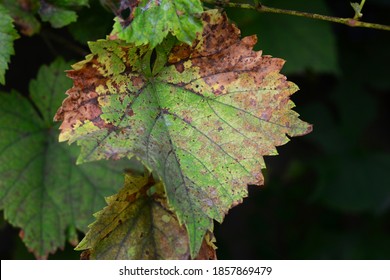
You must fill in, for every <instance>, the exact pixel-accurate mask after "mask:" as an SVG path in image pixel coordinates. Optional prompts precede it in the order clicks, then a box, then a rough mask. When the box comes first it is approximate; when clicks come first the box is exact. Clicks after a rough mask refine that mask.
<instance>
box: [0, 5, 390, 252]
mask: <svg viewBox="0 0 390 280" xmlns="http://www.w3.org/2000/svg"><path fill="white" fill-rule="evenodd" d="M91 2H92V10H90V9H87V8H81V10H80V11H79V13H78V15H79V20H78V21H77V22H76V23H73V24H71V25H70V26H69V27H66V28H62V29H53V28H52V27H50V25H49V24H46V23H42V25H41V27H40V28H41V32H40V33H39V34H37V35H35V36H32V37H25V36H23V37H22V38H21V39H18V40H16V41H15V53H16V55H15V56H12V57H11V64H10V65H9V70H8V71H7V73H6V81H7V84H6V86H1V88H0V90H1V91H10V89H16V90H17V91H18V92H20V93H22V94H25V95H27V94H28V92H29V82H30V79H33V78H34V79H35V78H36V77H37V73H38V69H39V68H40V66H41V65H42V64H43V63H45V64H49V63H51V62H53V61H54V60H55V58H56V57H57V56H58V55H61V56H63V57H64V58H65V59H66V60H81V59H82V58H83V56H84V55H85V54H86V53H87V47H86V45H85V42H86V41H88V40H95V39H97V38H104V36H105V34H107V33H108V32H109V31H110V28H111V27H112V16H111V14H110V13H109V12H106V11H105V10H103V9H102V8H101V7H100V5H99V4H98V3H97V1H91ZM263 2H264V4H268V5H270V6H275V7H280V8H292V9H296V10H302V11H309V12H318V13H324V14H330V15H335V16H353V10H352V9H351V7H350V5H349V2H348V1H319V0H316V1H303V0H300V1H288V0H277V1H276V0H272V1H271V0H268V1H263ZM389 13H390V3H389V2H388V1H386V0H370V1H367V3H366V5H365V6H364V10H363V14H364V17H363V19H364V20H366V21H371V22H378V23H383V24H390V22H389V17H388V14H389ZM228 15H229V17H230V18H231V19H233V20H234V21H236V23H237V24H238V26H239V27H240V29H241V30H242V31H243V33H244V35H249V34H253V33H257V34H258V37H259V43H258V49H263V50H264V53H265V54H272V55H273V56H277V57H282V58H284V59H286V60H287V63H286V66H285V68H284V70H283V71H284V73H285V74H287V75H288V78H289V80H291V81H293V82H295V83H296V84H297V85H299V87H300V89H301V90H300V91H299V92H298V93H297V94H296V95H295V96H294V97H293V101H294V102H295V103H296V105H297V109H296V110H297V111H298V112H299V113H300V114H301V116H302V119H304V120H306V121H308V122H310V123H313V124H314V130H313V132H312V133H311V134H310V135H308V136H305V137H302V138H295V139H293V140H292V141H291V142H290V143H289V145H288V146H286V147H280V148H279V149H278V150H279V152H280V154H282V156H280V157H275V158H272V157H268V158H266V163H267V170H266V171H265V173H266V182H265V187H262V188H256V187H251V188H250V189H249V191H250V194H249V198H247V199H245V200H244V203H243V204H241V205H239V206H237V207H236V208H233V209H232V210H231V211H230V212H229V214H228V215H227V217H226V219H225V221H224V223H223V224H222V225H218V224H217V225H216V229H215V235H216V238H217V241H218V242H217V246H218V247H219V249H218V251H217V253H218V258H220V259H291V258H297V259H312V258H313V259H378V258H379V259H389V258H390V250H389V249H390V238H389V236H390V219H389V218H390V211H389V206H390V187H389V186H390V182H389V181H390V179H389V178H390V177H389V176H388V170H389V168H390V150H389V146H388V139H387V138H386V135H387V133H386V131H387V130H388V127H389V124H388V120H389V117H390V115H389V114H390V113H389V111H388V109H387V107H388V105H387V104H388V102H389V101H390V98H389V94H390V79H389V70H388V66H387V64H388V63H389V62H390V61H389V58H388V57H389V56H388V53H387V52H388V46H389V43H390V40H389V39H390V37H389V34H388V33H387V32H385V31H375V30H363V29H354V28H350V27H346V26H339V25H331V24H329V23H325V22H319V21H315V20H310V19H302V18H296V17H291V16H284V15H270V14H258V13H255V12H250V11H244V10H228ZM95 27H98V28H95ZM21 69H23V70H21ZM1 217H3V215H1ZM1 239H2V241H3V242H2V244H3V245H2V247H1V257H2V258H3V259H4V258H16V259H21V258H22V259H26V258H33V256H32V255H30V254H29V253H28V252H27V251H26V249H25V247H24V245H23V244H22V242H21V241H20V238H19V237H18V230H17V229H15V228H12V227H11V226H10V225H8V224H7V223H5V222H1ZM50 258H60V259H64V258H74V259H78V258H79V253H78V252H74V251H73V248H70V246H69V248H65V250H64V251H63V252H61V251H60V252H58V253H57V254H55V255H53V256H50Z"/></svg>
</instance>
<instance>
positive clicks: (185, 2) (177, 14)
mask: <svg viewBox="0 0 390 280" xmlns="http://www.w3.org/2000/svg"><path fill="white" fill-rule="evenodd" d="M202 11H203V8H202V3H201V2H200V1H199V0H178V1H173V0H161V1H150V0H143V1H141V2H140V4H139V5H138V7H137V8H136V9H135V11H134V14H133V16H134V20H133V21H132V22H131V24H130V25H129V26H127V27H123V26H122V25H121V23H120V19H119V18H116V21H115V24H114V28H113V33H114V34H117V36H118V38H120V39H122V40H125V41H126V42H129V43H134V44H135V45H137V46H139V45H149V47H150V48H151V49H153V48H154V47H155V46H157V45H158V44H160V43H161V42H162V41H163V39H164V38H165V37H166V36H167V35H168V33H171V34H173V35H174V36H176V37H177V39H178V40H179V41H181V42H184V43H187V44H189V45H191V44H192V42H193V40H194V39H195V37H196V34H197V33H199V32H201V31H202V23H201V21H200V14H201V13H202Z"/></svg>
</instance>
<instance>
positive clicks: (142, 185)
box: [76, 172, 215, 260]
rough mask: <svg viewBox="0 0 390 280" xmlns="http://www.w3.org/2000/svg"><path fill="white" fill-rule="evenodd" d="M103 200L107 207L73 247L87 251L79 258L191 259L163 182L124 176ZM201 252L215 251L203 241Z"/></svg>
mask: <svg viewBox="0 0 390 280" xmlns="http://www.w3.org/2000/svg"><path fill="white" fill-rule="evenodd" d="M106 201H107V204H108V206H107V207H105V208H104V209H103V210H102V211H99V212H97V213H96V214H95V216H96V218H97V220H96V221H95V222H94V223H93V224H91V226H90V230H89V231H88V233H87V234H86V236H85V237H84V239H83V240H82V241H81V242H80V244H79V245H78V246H77V248H76V250H87V251H85V252H83V253H82V258H85V255H88V259H143V260H147V259H163V260H164V259H189V258H190V249H189V242H188V236H187V232H186V230H185V228H184V227H183V226H181V225H180V224H179V221H178V220H177V217H176V216H175V215H174V213H172V212H171V211H170V210H169V209H168V205H167V202H166V198H165V195H164V187H163V185H162V183H161V182H155V180H154V179H153V176H152V175H149V174H148V173H147V172H145V174H144V175H135V174H131V173H129V174H126V177H125V184H124V187H123V188H122V189H121V190H120V191H119V192H118V193H117V194H115V195H113V196H110V197H108V198H106ZM201 251H205V252H206V254H204V255H205V256H207V257H209V255H210V254H209V253H210V252H211V253H212V252H215V250H214V248H213V247H212V246H210V245H207V242H206V241H204V248H203V250H201ZM211 255H214V256H215V253H214V254H211ZM202 257H204V256H202Z"/></svg>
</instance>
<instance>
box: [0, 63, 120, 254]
mask: <svg viewBox="0 0 390 280" xmlns="http://www.w3.org/2000/svg"><path fill="white" fill-rule="evenodd" d="M67 67H68V64H67V63H65V62H64V61H63V60H56V61H55V62H53V63H52V64H51V65H49V66H43V67H42V68H41V70H40V71H39V73H38V78H37V80H35V81H33V82H31V85H30V89H31V99H32V102H33V103H34V104H35V105H36V107H37V108H38V109H39V111H40V115H41V116H42V117H41V116H40V115H39V114H38V113H37V112H36V110H35V109H34V107H33V106H32V105H31V103H30V102H29V101H28V99H26V98H24V97H22V96H21V95H20V94H18V93H16V92H13V93H11V94H6V93H0V134H1V137H0V176H1V178H2V180H0V209H4V215H5V218H6V219H7V220H8V222H10V223H11V224H12V225H14V226H16V227H20V228H21V229H22V230H21V236H22V239H23V241H24V242H25V244H26V245H27V247H28V248H29V250H31V251H32V252H33V253H34V254H35V256H36V257H38V258H46V257H47V255H48V254H49V253H53V252H55V251H56V250H57V249H58V248H62V247H63V246H64V243H65V241H66V240H68V241H69V242H72V244H74V243H77V238H76V234H75V229H78V230H81V231H84V230H86V225H87V224H89V223H90V222H92V218H93V217H92V214H93V213H94V212H96V211H97V210H98V209H101V207H102V206H103V205H104V199H103V198H104V197H105V196H107V195H109V194H110V193H114V192H116V190H117V188H118V187H119V186H120V185H121V182H122V181H123V176H122V171H121V169H119V168H116V167H115V164H116V163H113V165H112V164H110V165H107V164H106V163H103V162H100V163H94V164H88V165H83V166H76V165H75V160H76V157H77V155H78V153H79V151H78V149H74V148H73V147H70V149H69V147H66V145H62V144H59V143H58V141H57V139H58V132H57V129H58V128H57V126H54V124H53V123H52V122H51V119H52V114H53V112H54V110H55V108H57V107H58V106H59V105H60V104H61V99H62V96H63V92H64V91H65V89H66V88H67V87H69V86H70V83H71V81H70V80H69V79H67V78H66V76H65V75H64V70H65V69H66V68H67ZM110 166H111V167H110Z"/></svg>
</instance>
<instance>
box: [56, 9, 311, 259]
mask: <svg viewBox="0 0 390 280" xmlns="http://www.w3.org/2000/svg"><path fill="white" fill-rule="evenodd" d="M202 21H203V24H204V29H203V33H202V34H198V37H197V39H196V40H195V42H194V43H193V45H192V46H188V45H186V44H184V43H182V44H180V45H177V46H174V47H172V46H173V45H172V44H173V43H172V41H170V40H167V41H165V42H164V44H162V45H159V46H158V47H157V48H156V52H155V53H156V59H155V60H153V61H151V59H150V58H151V57H152V51H149V50H148V48H147V47H142V48H137V47H135V46H134V45H131V44H126V43H125V42H123V41H120V40H115V41H104V40H101V41H97V42H95V43H91V44H90V48H91V51H92V54H91V55H89V56H87V59H86V60H85V61H82V62H79V63H77V64H75V65H74V66H73V68H74V70H73V71H70V72H69V73H68V75H69V77H71V78H72V79H73V80H74V85H73V87H72V88H71V89H70V90H68V91H67V94H68V97H67V98H66V99H65V100H64V102H63V104H62V107H61V108H60V109H59V110H58V112H57V114H56V116H55V119H56V120H62V121H63V122H62V125H61V127H60V128H61V130H62V131H61V134H60V141H66V140H68V141H69V142H70V143H72V142H75V141H77V143H78V144H79V145H80V146H81V147H82V149H81V154H80V156H79V159H78V162H79V163H82V162H86V161H92V160H99V159H117V158H122V157H128V158H131V157H133V156H136V157H138V158H139V159H140V160H141V161H142V162H143V163H144V164H145V165H146V166H147V167H148V168H149V169H151V170H153V172H156V173H157V174H158V176H159V177H160V178H161V180H162V182H163V183H164V186H165V189H166V193H167V199H168V203H169V206H170V207H171V209H173V211H174V212H175V214H176V215H177V216H178V219H179V222H180V223H184V224H185V226H186V229H187V232H188V234H189V239H190V246H191V255H192V257H195V256H196V255H197V252H198V250H199V248H200V246H201V243H202V240H203V238H204V234H205V233H206V232H207V231H208V230H210V229H211V228H212V226H213V219H215V220H217V221H219V222H222V220H223V217H224V215H225V214H226V213H227V211H228V210H229V209H230V208H231V207H232V206H234V205H236V204H238V203H240V202H241V201H242V199H243V197H245V196H247V184H257V185H261V184H263V175H262V173H261V169H262V168H265V164H264V160H263V156H264V155H276V154H277V151H276V148H275V146H280V145H283V144H285V143H287V142H288V141H289V138H288V137H287V136H286V134H287V135H289V136H297V135H303V134H306V133H308V132H310V131H311V126H310V125H308V124H307V123H305V122H303V121H301V120H299V118H298V114H297V113H296V112H294V111H292V110H291V108H293V107H294V103H293V102H292V101H291V100H290V99H289V97H290V95H291V94H293V93H294V92H295V91H296V90H297V89H298V87H297V86H296V85H295V84H293V83H291V82H288V81H286V77H285V76H283V75H281V74H280V73H279V71H280V69H281V68H282V66H283V64H284V61H283V60H282V59H279V58H272V57H270V56H262V55H261V52H255V51H253V50H252V48H253V45H254V44H256V37H255V36H250V37H246V38H243V39H240V31H239V30H238V29H237V28H236V27H235V26H234V25H232V24H230V23H229V22H228V20H227V18H226V15H221V14H220V13H219V12H218V11H216V10H211V11H208V12H206V13H204V14H203V17H202ZM169 50H170V51H169ZM167 52H169V56H168V57H167V55H166V53H167ZM164 54H165V55H164ZM167 59H168V60H167ZM151 64H152V66H151Z"/></svg>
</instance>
